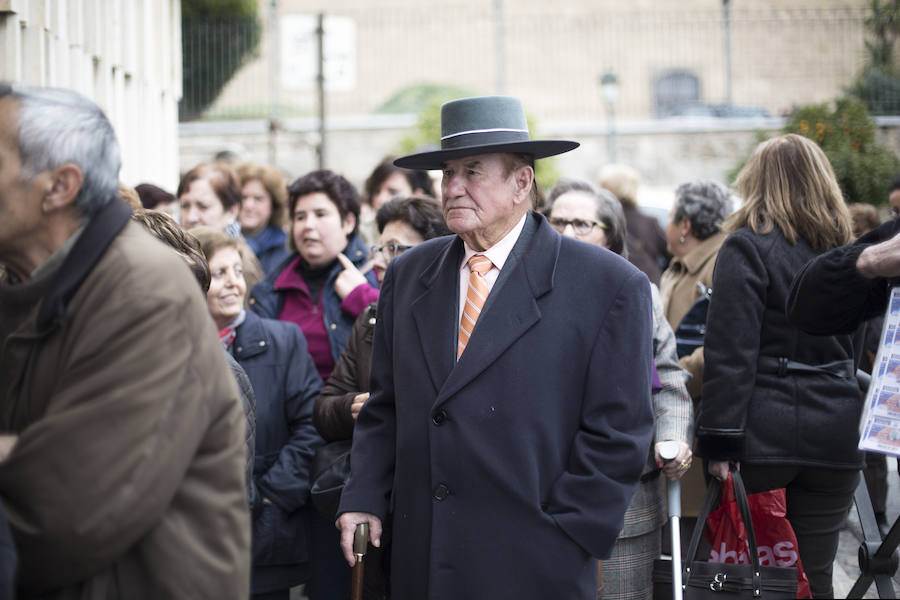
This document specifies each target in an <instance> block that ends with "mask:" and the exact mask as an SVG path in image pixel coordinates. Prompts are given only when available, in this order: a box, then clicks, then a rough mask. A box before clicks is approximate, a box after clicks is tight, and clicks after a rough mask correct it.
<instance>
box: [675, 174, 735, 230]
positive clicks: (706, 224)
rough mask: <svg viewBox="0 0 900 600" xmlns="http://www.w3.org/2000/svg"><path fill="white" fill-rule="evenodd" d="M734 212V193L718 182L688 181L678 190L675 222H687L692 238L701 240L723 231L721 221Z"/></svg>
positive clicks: (676, 193) (676, 192) (676, 191)
mask: <svg viewBox="0 0 900 600" xmlns="http://www.w3.org/2000/svg"><path fill="white" fill-rule="evenodd" d="M732 209H733V201H732V198H731V193H730V192H729V191H728V189H727V188H726V187H725V186H723V185H721V184H718V183H716V182H715V181H704V180H699V181H689V182H687V183H682V184H681V185H679V186H678V189H676V190H675V210H674V212H673V213H672V222H673V223H679V222H680V221H681V220H682V219H687V220H688V222H689V223H690V224H691V234H692V235H693V236H694V237H695V238H697V239H698V240H705V239H706V238H708V237H709V236H711V235H713V234H714V233H717V232H719V231H721V229H722V221H724V220H725V217H727V216H728V215H729V214H731V211H732Z"/></svg>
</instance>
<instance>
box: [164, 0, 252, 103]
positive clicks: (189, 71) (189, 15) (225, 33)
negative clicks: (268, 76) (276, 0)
mask: <svg viewBox="0 0 900 600" xmlns="http://www.w3.org/2000/svg"><path fill="white" fill-rule="evenodd" d="M261 37H262V26H261V24H260V21H259V16H258V14H257V3H256V0H182V2H181V45H182V84H183V94H182V99H181V102H180V104H179V116H180V118H182V119H189V118H194V117H198V116H200V114H201V113H203V111H204V110H206V109H207V108H208V107H209V106H210V105H211V104H212V103H213V102H214V101H215V99H216V98H217V97H218V96H219V93H220V92H221V91H222V88H223V87H225V84H227V83H228V81H229V80H230V79H231V78H232V76H234V74H235V73H236V72H237V70H238V69H240V68H241V67H242V66H243V65H244V63H246V62H247V61H248V60H249V59H251V58H252V57H254V56H255V55H256V50H257V48H258V46H259V41H260V38H261Z"/></svg>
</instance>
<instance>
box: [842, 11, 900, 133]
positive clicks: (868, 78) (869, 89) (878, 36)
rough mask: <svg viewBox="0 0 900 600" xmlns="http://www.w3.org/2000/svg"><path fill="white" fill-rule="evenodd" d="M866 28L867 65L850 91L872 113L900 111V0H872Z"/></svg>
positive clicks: (895, 112) (897, 112)
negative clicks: (898, 54) (899, 46)
mask: <svg viewBox="0 0 900 600" xmlns="http://www.w3.org/2000/svg"><path fill="white" fill-rule="evenodd" d="M865 24H866V29H867V31H868V33H869V37H870V39H869V40H868V41H866V55H867V56H866V64H865V67H863V70H862V71H861V72H860V73H859V75H858V76H857V77H856V80H855V81H854V82H853V85H851V86H850V89H849V90H848V91H849V92H850V93H851V94H852V95H854V96H856V97H857V98H859V99H860V100H862V101H863V102H865V104H866V106H867V107H868V108H869V111H870V112H871V113H872V114H878V115H883V114H900V72H898V69H897V66H896V64H895V60H894V45H895V42H896V41H897V38H898V36H900V0H871V3H870V5H869V16H868V17H866V21H865Z"/></svg>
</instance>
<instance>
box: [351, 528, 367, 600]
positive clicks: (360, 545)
mask: <svg viewBox="0 0 900 600" xmlns="http://www.w3.org/2000/svg"><path fill="white" fill-rule="evenodd" d="M368 545H369V524H368V523H360V524H359V525H357V526H356V531H354V532H353V554H354V555H355V556H356V564H355V565H353V578H352V583H351V587H350V600H362V594H363V572H364V571H363V570H364V569H365V566H364V565H363V558H364V557H365V556H366V548H367V547H368Z"/></svg>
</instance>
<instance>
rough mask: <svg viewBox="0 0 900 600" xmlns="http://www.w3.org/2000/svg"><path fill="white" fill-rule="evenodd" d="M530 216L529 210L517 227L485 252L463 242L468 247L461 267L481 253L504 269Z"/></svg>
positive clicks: (500, 268)
mask: <svg viewBox="0 0 900 600" xmlns="http://www.w3.org/2000/svg"><path fill="white" fill-rule="evenodd" d="M527 218H528V212H527V211H526V212H525V214H524V215H522V218H521V219H519V222H518V223H516V225H515V227H513V228H512V229H510V230H509V233H507V234H506V235H505V236H503V238H502V239H501V240H500V241H499V242H497V243H496V244H494V245H493V246H491V247H490V248H488V249H487V250H485V251H483V252H479V251H478V250H475V249H473V248H471V247H469V244H466V243H465V242H463V245H464V247H465V249H466V253H465V255H464V256H463V261H462V265H460V269H462V268H464V266H465V265H467V264H468V263H469V259H470V258H472V256H473V255H475V254H481V255H482V256H486V257H487V258H488V259H490V261H491V262H492V263H493V264H494V266H495V267H497V270H498V271H500V270H503V265H504V264H506V260H507V259H508V258H509V253H510V252H512V249H513V246H515V245H516V240H518V239H519V235H520V234H521V233H522V229H523V228H524V227H525V219H527Z"/></svg>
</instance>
